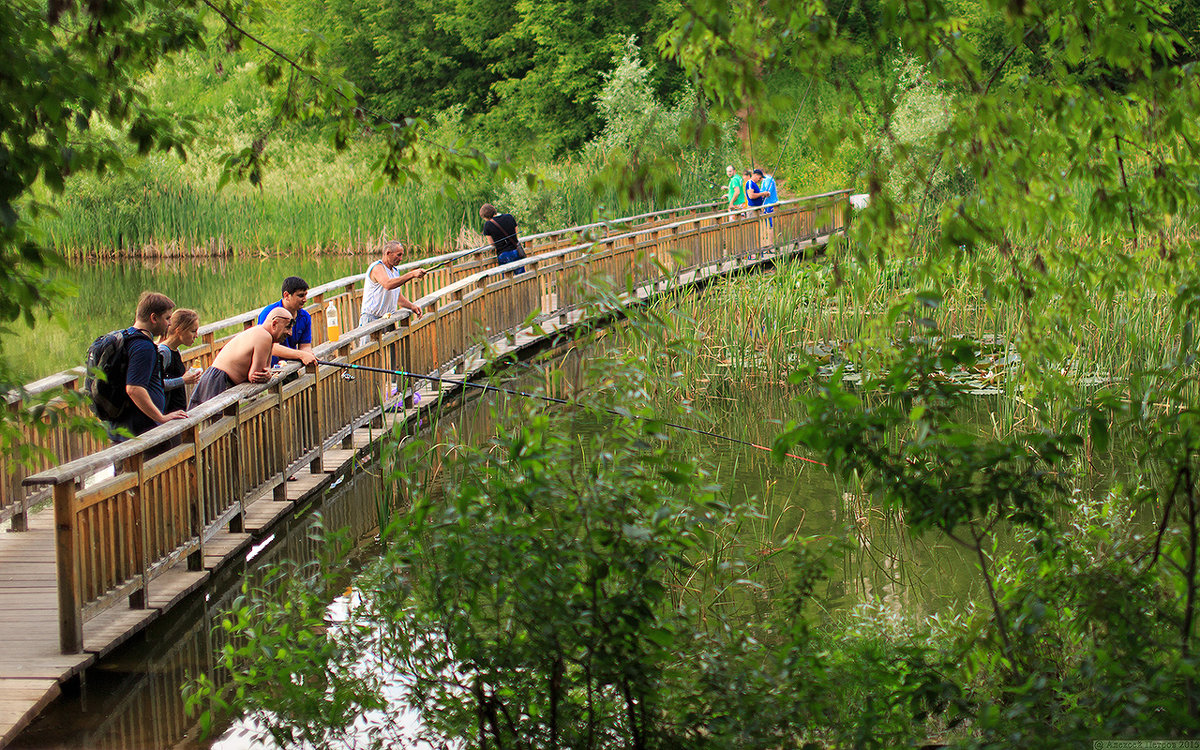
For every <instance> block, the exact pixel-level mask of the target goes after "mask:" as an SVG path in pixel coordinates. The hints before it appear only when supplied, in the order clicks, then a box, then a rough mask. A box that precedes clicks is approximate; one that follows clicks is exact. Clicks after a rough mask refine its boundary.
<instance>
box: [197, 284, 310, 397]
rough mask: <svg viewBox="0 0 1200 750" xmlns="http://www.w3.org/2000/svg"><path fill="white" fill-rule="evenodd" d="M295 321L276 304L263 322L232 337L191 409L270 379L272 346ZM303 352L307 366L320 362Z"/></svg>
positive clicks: (203, 379)
mask: <svg viewBox="0 0 1200 750" xmlns="http://www.w3.org/2000/svg"><path fill="white" fill-rule="evenodd" d="M293 323H294V320H293V318H292V314H291V313H290V312H288V310H287V309H285V308H283V307H276V308H275V309H273V310H271V312H270V313H269V314H268V315H267V317H266V319H265V320H263V322H262V323H260V324H259V325H256V326H254V327H253V328H247V329H246V330H244V331H242V332H241V333H239V334H238V335H236V336H234V337H233V338H232V339H230V340H229V343H228V344H226V345H225V346H223V347H222V348H221V351H220V352H218V353H217V357H216V359H214V360H213V363H212V365H210V366H209V368H208V369H207V370H205V371H204V374H203V375H201V376H200V382H199V383H197V384H196V390H195V392H193V393H192V401H191V403H190V404H189V405H188V408H189V409H195V408H196V407H197V406H199V405H200V404H202V403H204V402H205V401H208V400H209V399H211V398H216V397H217V396H219V395H221V394H222V393H224V392H225V391H227V390H229V389H230V388H232V387H233V386H235V385H239V384H241V383H245V382H247V381H249V382H251V383H265V382H267V381H268V380H270V379H271V369H270V366H269V365H270V363H271V347H272V346H274V345H275V343H276V342H279V341H282V340H283V339H284V338H286V337H287V335H288V333H289V332H290V331H291V330H292V324H293ZM301 354H303V355H305V356H303V357H301V360H302V361H303V362H304V364H306V365H307V364H311V363H312V362H316V361H317V358H316V356H315V355H314V354H313V353H312V352H309V351H304V352H301Z"/></svg>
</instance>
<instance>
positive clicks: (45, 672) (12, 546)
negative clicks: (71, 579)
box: [0, 237, 827, 747]
mask: <svg viewBox="0 0 1200 750" xmlns="http://www.w3.org/2000/svg"><path fill="white" fill-rule="evenodd" d="M826 239H827V238H824V237H822V238H817V239H816V240H812V241H808V242H804V243H799V244H797V245H796V246H795V247H794V248H793V251H794V250H798V249H802V248H804V247H808V246H813V245H823V244H824V241H825V240H826ZM785 253H786V251H785ZM773 257H775V255H774V254H759V256H758V257H757V258H755V259H753V260H748V259H746V258H740V259H734V260H730V261H727V262H724V263H718V264H715V265H712V266H708V267H702V268H699V269H695V270H693V271H689V272H686V273H683V274H680V275H679V276H678V277H677V279H676V280H675V281H674V282H672V283H671V286H672V287H676V286H680V285H687V284H691V283H695V282H698V281H703V280H705V279H708V278H712V277H714V276H721V275H725V274H728V273H731V272H733V271H736V270H739V269H741V268H744V267H746V266H750V265H756V264H757V263H760V262H762V261H764V260H770V259H772V258H773ZM663 288H665V285H662V284H655V285H653V287H643V288H639V289H637V290H636V291H634V292H633V293H632V294H629V295H625V299H624V302H625V303H626V304H638V303H639V302H642V301H645V300H647V299H649V298H651V297H653V296H654V295H655V294H656V293H657V292H659V291H661V290H662V289H663ZM547 302H549V301H548V300H547ZM543 309H554V305H550V306H549V307H545V306H544V307H543ZM585 314H586V313H585V311H583V310H574V311H570V312H567V313H565V314H563V315H561V316H558V317H555V318H552V319H550V320H547V321H545V322H543V323H541V324H540V325H539V326H537V327H536V328H528V329H523V330H521V331H517V332H516V333H515V334H511V335H508V336H502V337H500V338H499V339H498V340H497V341H496V342H494V343H493V344H492V345H491V351H490V352H489V353H488V357H487V358H482V357H475V358H472V359H470V360H469V361H466V362H462V363H461V364H460V366H459V367H457V368H456V372H455V373H454V374H449V373H448V372H447V373H446V374H445V377H447V378H450V379H453V380H459V379H469V378H470V377H472V376H473V375H474V374H476V373H478V372H479V371H480V370H481V369H482V368H483V366H484V365H485V364H486V363H487V362H488V361H490V360H492V359H494V358H496V357H500V356H504V355H508V354H512V353H519V352H520V351H521V350H524V349H526V348H528V347H532V346H536V345H538V344H540V343H541V342H543V341H545V340H547V339H548V338H550V337H552V336H553V335H554V334H556V333H558V332H560V331H565V330H567V329H570V328H573V327H574V326H576V325H578V324H580V323H581V322H583V318H584V316H585ZM419 393H420V396H421V399H420V406H419V407H417V408H412V409H403V408H395V409H392V410H389V411H388V412H387V413H386V414H385V415H384V420H383V422H384V424H383V427H374V428H371V427H361V428H359V429H357V430H355V431H354V432H353V433H352V434H351V435H350V436H349V439H348V440H347V441H345V442H343V443H342V447H340V448H326V449H325V451H324V454H323V461H322V468H323V469H325V470H324V471H320V472H317V473H313V472H311V471H310V469H309V467H308V465H305V466H304V467H303V468H302V469H299V470H297V471H296V472H295V474H294V475H293V476H291V477H288V478H286V480H285V481H286V487H285V490H286V492H285V495H286V500H278V499H276V498H275V497H274V492H273V491H272V489H265V490H263V491H262V492H261V494H260V495H258V496H257V497H254V498H250V499H248V501H247V505H246V509H245V514H244V528H245V531H244V532H240V533H233V532H230V531H228V529H226V530H223V531H221V532H219V533H218V534H216V535H215V536H214V537H212V538H211V539H209V540H208V541H207V542H206V543H205V548H204V558H203V570H199V571H189V570H187V567H186V562H180V563H179V564H177V565H176V566H174V567H173V568H172V569H170V570H169V571H167V572H166V573H164V574H163V575H162V576H161V577H160V578H157V579H156V580H155V585H154V587H153V588H152V589H151V596H150V597H149V598H148V601H147V602H146V607H145V608H144V609H127V608H121V607H113V608H111V609H108V610H105V611H104V612H102V613H100V614H98V615H97V616H96V617H94V618H92V619H90V620H87V622H86V623H85V624H84V628H83V634H84V649H83V653H80V654H73V655H64V654H62V653H60V650H59V628H58V590H57V580H56V576H57V565H56V563H55V558H54V555H55V534H54V512H53V508H50V507H46V508H41V509H39V510H36V511H34V512H31V513H30V514H29V530H28V531H25V532H0V628H2V630H3V632H4V633H5V638H4V640H3V642H0V747H3V746H5V745H7V744H8V743H9V742H11V741H12V740H13V739H14V738H15V737H16V735H17V734H18V733H19V732H20V731H21V730H22V729H23V728H24V727H25V726H26V725H28V723H29V722H30V721H32V719H33V718H34V717H36V716H37V714H38V713H39V712H40V711H41V710H42V709H43V708H45V707H46V706H47V705H48V704H49V703H50V702H51V701H52V700H54V699H55V698H56V697H57V696H58V695H59V694H60V690H61V687H60V686H61V684H62V683H64V682H66V681H67V680H69V679H71V678H72V677H74V676H75V675H77V674H79V673H80V672H81V671H83V670H85V669H86V668H87V667H89V666H91V665H92V664H94V663H95V662H96V661H97V660H98V659H100V658H102V657H103V656H104V655H105V654H108V653H109V652H111V651H112V650H113V649H115V648H116V647H117V646H119V645H121V644H122V643H124V642H125V641H126V640H128V639H129V638H130V637H131V636H133V635H134V634H136V633H137V632H138V631H140V630H141V629H142V628H144V627H145V626H146V625H147V624H148V623H150V622H151V621H153V620H154V619H156V618H157V617H159V616H160V615H161V614H163V613H164V612H166V611H167V610H168V609H170V608H171V607H172V606H174V605H176V604H178V603H179V602H180V601H181V600H182V599H184V598H185V597H186V596H187V595H188V594H190V593H192V592H194V591H196V590H197V589H199V588H201V587H203V585H204V583H205V582H206V581H207V580H208V579H209V578H210V577H211V576H212V574H213V572H214V571H216V570H217V569H219V568H221V567H222V566H224V565H226V564H228V563H229V562H231V561H233V560H235V559H239V558H241V559H244V558H245V556H246V554H247V552H248V551H249V550H250V549H251V547H252V545H253V544H254V543H256V542H259V541H261V540H262V539H264V538H265V537H266V536H268V535H269V533H270V530H271V528H272V527H273V526H274V525H275V524H277V523H279V522H280V521H281V520H283V519H285V518H287V517H289V516H290V515H291V514H292V512H293V511H294V510H295V509H296V508H297V507H304V506H305V504H306V503H305V502H304V501H306V500H307V499H308V498H310V497H312V496H314V495H315V494H316V493H319V492H321V491H323V490H324V489H325V488H326V487H327V486H328V485H329V484H330V483H332V481H333V479H334V478H335V477H336V476H337V475H339V474H341V473H344V472H345V471H347V470H353V463H354V461H355V459H356V458H357V456H358V455H359V453H360V452H361V451H368V450H372V449H373V445H374V443H375V442H377V441H378V439H379V438H380V437H381V436H382V435H384V434H387V433H388V431H389V429H390V427H391V426H392V425H393V424H394V423H395V422H398V421H407V420H411V419H416V418H419V416H420V414H422V413H423V412H424V411H425V410H428V409H431V408H433V407H434V405H435V403H436V399H437V395H438V393H437V391H436V386H435V384H432V383H425V384H424V386H423V387H421V388H420V390H419Z"/></svg>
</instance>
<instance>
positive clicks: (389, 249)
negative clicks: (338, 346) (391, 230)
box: [358, 240, 425, 346]
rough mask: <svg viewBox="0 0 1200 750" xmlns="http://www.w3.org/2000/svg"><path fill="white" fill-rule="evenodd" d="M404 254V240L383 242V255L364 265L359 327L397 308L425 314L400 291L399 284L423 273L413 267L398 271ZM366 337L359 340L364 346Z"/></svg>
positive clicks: (419, 314)
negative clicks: (365, 271) (402, 271)
mask: <svg viewBox="0 0 1200 750" xmlns="http://www.w3.org/2000/svg"><path fill="white" fill-rule="evenodd" d="M403 257H404V243H402V242H399V241H397V240H392V241H391V242H388V243H385V244H384V246H383V254H382V256H380V258H379V260H377V261H375V262H374V263H372V264H371V265H370V266H368V267H367V273H366V277H365V279H364V281H363V297H362V314H361V315H359V316H358V327H359V328H362V327H363V326H365V325H367V324H368V323H374V322H375V321H377V320H380V319H381V318H386V317H387V316H389V315H391V314H392V313H394V312H396V311H397V310H399V309H400V308H404V309H405V310H409V311H411V312H412V313H413V314H414V315H416V316H417V317H420V316H421V315H422V314H424V311H423V310H422V309H421V308H420V306H418V305H414V304H413V303H412V302H409V301H408V298H407V297H405V296H404V295H403V294H401V293H400V287H401V286H403V285H404V284H407V283H408V282H410V281H412V280H413V279H420V278H423V277H424V276H425V269H424V268H414V269H413V270H411V271H408V272H407V273H400V269H399V268H397V267H396V266H397V265H399V263H400V259H401V258H403ZM366 343H367V337H365V336H364V337H363V338H361V339H359V345H360V346H364V345H366Z"/></svg>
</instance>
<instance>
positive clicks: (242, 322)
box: [0, 203, 719, 531]
mask: <svg viewBox="0 0 1200 750" xmlns="http://www.w3.org/2000/svg"><path fill="white" fill-rule="evenodd" d="M718 205H719V204H716V203H704V204H697V205H694V206H685V207H682V208H672V209H666V210H663V211H654V212H651V213H645V214H639V215H637V216H631V217H628V218H624V219H620V220H619V222H617V223H607V224H588V225H584V226H578V227H571V228H568V229H559V230H555V231H553V232H543V233H541V234H535V235H530V236H528V237H524V238H523V239H524V240H525V242H526V248H527V251H528V252H530V253H531V254H534V253H541V252H547V251H550V250H557V249H559V248H563V247H567V246H570V245H574V244H578V243H579V242H580V241H581V238H585V237H586V238H590V237H600V238H603V237H605V236H608V235H609V234H615V233H619V232H624V231H628V230H629V229H640V228H646V227H649V226H655V225H658V224H665V223H670V222H673V221H676V220H678V219H680V218H683V217H694V216H699V215H702V214H704V213H705V212H707V211H710V210H711V209H713V208H714V207H716V206H718ZM444 261H449V263H448V264H447V265H443V266H442V267H440V268H437V269H435V270H433V271H432V272H430V273H429V274H427V275H426V276H425V277H424V278H423V279H421V280H419V281H413V282H410V284H409V285H407V286H406V287H405V290H404V291H405V293H406V295H407V296H409V297H410V298H418V297H423V296H425V295H427V294H431V293H432V292H434V291H435V290H437V289H441V288H443V287H446V286H448V285H449V284H451V283H453V282H455V281H458V280H460V279H464V278H466V277H468V276H471V275H472V274H475V273H478V272H479V271H481V270H483V269H485V268H490V267H493V266H494V264H495V252H494V251H493V250H492V249H491V247H490V246H488V247H478V248H472V249H469V250H465V251H459V252H455V253H446V254H443V255H438V256H435V257H432V258H422V259H421V260H417V261H413V262H410V263H405V264H403V265H401V266H400V268H401V270H402V271H407V270H409V269H413V268H419V267H425V266H435V265H439V264H441V263H443V262H444ZM362 280H363V274H356V275H354V276H347V277H344V278H341V279H338V280H336V281H331V282H329V283H326V284H322V285H320V286H317V287H314V288H312V289H310V290H309V296H308V304H307V306H306V308H305V309H306V310H308V312H309V314H310V315H312V320H313V343H314V345H315V344H320V343H324V342H325V341H326V340H327V335H326V330H327V324H328V322H329V321H328V317H327V311H328V309H329V306H330V305H331V304H332V305H333V307H334V309H335V310H336V311H337V315H338V323H339V324H340V327H341V329H342V330H343V331H345V330H348V329H351V328H354V327H355V326H356V325H357V324H358V317H359V313H360V308H361V303H362ZM258 313H259V310H249V311H246V312H243V313H239V314H238V315H234V316H232V317H229V318H225V319H224V320H219V321H216V322H214V323H209V324H206V325H204V326H202V327H201V328H200V332H199V338H198V343H197V344H196V345H195V346H193V347H191V348H189V349H187V350H185V351H184V352H183V360H184V362H185V364H188V365H195V366H198V367H207V366H208V365H209V364H211V363H212V360H213V358H214V357H216V355H217V352H219V351H220V350H221V347H222V346H224V345H225V343H226V342H227V341H229V340H230V339H231V338H233V337H234V336H236V335H237V334H238V333H239V332H240V331H242V330H244V329H246V328H249V327H251V326H253V325H254V324H255V323H256V321H257V318H258ZM85 374H86V373H85V371H84V369H83V368H82V367H76V368H73V369H71V370H65V371H63V372H60V373H57V374H55V375H51V376H49V377H46V378H42V379H41V380H38V381H37V382H34V383H30V384H28V385H27V386H25V389H24V393H10V394H8V397H7V408H8V409H9V410H10V411H16V410H17V409H22V408H28V404H29V401H30V399H33V400H37V399H38V398H39V396H42V395H45V394H52V393H57V392H58V391H59V390H60V389H65V390H68V391H75V390H77V389H79V388H80V387H81V386H82V383H83V377H84V375H85ZM72 419H74V420H79V419H83V420H88V421H93V422H95V419H94V417H93V416H92V414H91V412H90V411H89V410H88V409H86V408H82V409H65V410H64V409H59V410H57V411H56V413H55V418H54V421H53V422H51V421H50V420H49V419H43V420H42V421H41V423H40V424H36V425H29V426H26V427H25V428H24V430H23V435H22V438H21V441H20V442H21V443H23V444H24V446H25V449H24V450H25V454H26V455H23V456H11V455H2V454H0V523H3V522H4V521H6V520H8V521H10V523H11V528H12V530H13V531H24V530H25V529H26V528H27V517H26V516H27V512H28V509H29V508H30V507H31V506H33V505H34V504H36V503H38V502H41V501H43V500H46V499H48V498H49V491H48V490H46V489H45V488H39V487H28V486H23V485H22V481H23V480H24V479H25V477H26V476H29V475H30V474H33V473H35V472H38V471H43V470H45V469H49V468H50V467H52V466H55V465H58V464H59V463H63V462H66V461H72V460H75V459H78V458H82V457H84V456H89V455H91V454H93V453H96V452H97V451H100V450H103V449H104V448H106V447H108V446H109V441H108V438H107V436H106V435H105V434H104V433H103V432H101V431H97V432H95V433H91V434H89V433H87V432H84V431H81V430H79V429H75V428H72V427H71V426H70V425H69V424H68V422H69V421H70V420H72ZM97 425H98V423H97Z"/></svg>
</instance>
